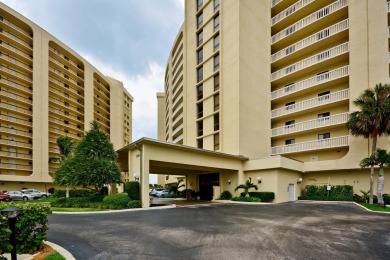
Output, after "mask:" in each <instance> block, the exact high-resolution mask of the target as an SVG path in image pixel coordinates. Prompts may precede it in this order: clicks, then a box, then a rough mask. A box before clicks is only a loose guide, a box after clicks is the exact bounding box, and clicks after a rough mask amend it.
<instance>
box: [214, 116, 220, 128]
mask: <svg viewBox="0 0 390 260" xmlns="http://www.w3.org/2000/svg"><path fill="white" fill-rule="evenodd" d="M218 130H219V114H215V115H214V131H218Z"/></svg>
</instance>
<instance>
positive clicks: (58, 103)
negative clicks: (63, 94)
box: [49, 97, 83, 119]
mask: <svg viewBox="0 0 390 260" xmlns="http://www.w3.org/2000/svg"><path fill="white" fill-rule="evenodd" d="M49 101H50V102H52V103H54V104H57V105H60V106H61V107H62V108H65V109H67V110H69V111H72V112H75V113H77V114H80V115H83V112H82V111H78V110H77V108H75V107H73V106H71V105H69V106H66V105H65V103H66V102H64V101H59V100H57V99H55V98H51V97H49ZM54 109H55V110H57V111H58V112H55V111H53V110H54ZM50 111H52V112H55V113H57V114H60V115H64V111H62V110H60V109H56V108H50ZM73 117H74V118H76V119H77V117H76V116H73Z"/></svg>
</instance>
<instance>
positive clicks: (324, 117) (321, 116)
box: [317, 112, 330, 121]
mask: <svg viewBox="0 0 390 260" xmlns="http://www.w3.org/2000/svg"><path fill="white" fill-rule="evenodd" d="M329 116H330V112H325V113H321V114H318V116H317V118H318V120H320V121H322V120H328V119H329Z"/></svg>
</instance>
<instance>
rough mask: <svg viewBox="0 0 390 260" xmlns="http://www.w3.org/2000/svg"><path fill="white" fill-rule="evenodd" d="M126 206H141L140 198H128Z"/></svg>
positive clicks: (133, 207)
mask: <svg viewBox="0 0 390 260" xmlns="http://www.w3.org/2000/svg"><path fill="white" fill-rule="evenodd" d="M127 207H128V208H129V209H135V208H142V203H141V201H140V200H130V201H129V202H128V203H127Z"/></svg>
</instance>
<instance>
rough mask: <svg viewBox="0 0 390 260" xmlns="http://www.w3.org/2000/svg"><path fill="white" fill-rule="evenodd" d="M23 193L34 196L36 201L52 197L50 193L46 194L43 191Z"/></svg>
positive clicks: (31, 190) (30, 190) (33, 190)
mask: <svg viewBox="0 0 390 260" xmlns="http://www.w3.org/2000/svg"><path fill="white" fill-rule="evenodd" d="M22 192H23V193H29V194H31V195H33V196H34V199H40V198H43V199H45V198H47V197H50V195H51V194H50V193H48V192H47V193H46V192H42V191H39V190H35V189H25V190H22Z"/></svg>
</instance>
